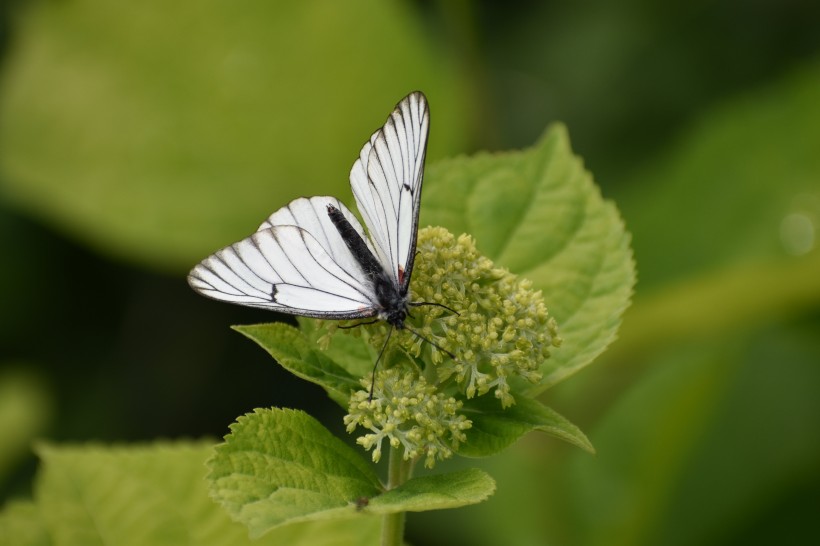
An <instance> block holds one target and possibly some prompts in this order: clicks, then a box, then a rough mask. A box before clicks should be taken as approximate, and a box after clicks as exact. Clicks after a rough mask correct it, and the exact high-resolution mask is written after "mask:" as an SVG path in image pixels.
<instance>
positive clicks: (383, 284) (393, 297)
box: [373, 274, 410, 330]
mask: <svg viewBox="0 0 820 546" xmlns="http://www.w3.org/2000/svg"><path fill="white" fill-rule="evenodd" d="M373 288H375V292H376V298H377V299H378V304H379V307H380V311H379V318H380V319H382V320H384V321H385V322H387V323H388V324H389V325H391V326H394V327H395V328H396V329H398V330H401V329H402V328H404V319H406V318H407V307H408V306H407V303H408V301H409V300H410V298H409V297H408V295H407V294H401V293H400V292H399V290H397V289H396V285H395V284H394V283H393V282H392V281H391V280H390V279H389V278H388V277H387V275H384V274H382V275H380V276H378V277H376V278H375V279H374V282H373Z"/></svg>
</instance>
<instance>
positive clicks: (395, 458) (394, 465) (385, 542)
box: [382, 447, 413, 546]
mask: <svg viewBox="0 0 820 546" xmlns="http://www.w3.org/2000/svg"><path fill="white" fill-rule="evenodd" d="M412 470H413V462H412V461H405V460H404V448H403V447H398V448H393V447H391V448H390V459H389V460H388V467H387V490H388V491H389V490H391V489H394V488H396V487H398V486H399V485H401V484H403V483H404V482H406V481H407V480H408V479H409V478H410V473H411V471H412ZM406 516H407V513H406V512H396V513H395V514H387V515H385V516H384V518H383V520H382V546H402V544H404V521H405V519H406Z"/></svg>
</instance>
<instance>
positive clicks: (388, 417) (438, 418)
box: [344, 367, 472, 468]
mask: <svg viewBox="0 0 820 546" xmlns="http://www.w3.org/2000/svg"><path fill="white" fill-rule="evenodd" d="M362 386H364V387H365V388H369V387H370V382H369V381H368V380H367V379H363V380H362ZM461 405H462V404H461V402H459V401H457V400H456V399H455V398H452V397H448V396H445V395H443V394H441V393H439V392H437V389H436V387H435V386H434V385H430V384H428V383H427V381H425V379H424V378H423V377H419V376H417V375H416V374H415V373H414V372H413V371H412V370H404V369H400V367H394V368H389V369H386V370H383V371H382V372H381V373H379V374H378V375H377V376H376V384H375V385H374V386H373V398H372V399H371V398H370V394H369V392H368V391H367V390H362V391H358V392H356V393H354V394H353V396H352V397H351V398H350V405H349V408H348V414H347V415H345V418H344V423H345V425H347V431H348V432H353V431H354V430H355V429H356V427H357V426H361V427H364V428H366V429H368V430H370V431H372V433H371V434H365V435H363V436H359V438H357V439H356V442H357V443H358V444H360V445H361V446H362V447H364V448H365V449H366V450H370V449H373V461H374V462H378V461H379V459H380V458H381V455H382V443H383V440H384V439H385V438H386V439H387V440H388V442H389V443H390V446H391V447H393V448H399V447H402V448H403V451H404V455H403V456H404V459H405V460H409V459H416V458H419V457H421V456H424V457H425V461H424V465H425V466H427V467H428V468H432V467H433V465H434V464H435V462H436V459H439V460H443V459H447V458H449V457H451V456H452V455H453V452H454V451H456V449H457V448H458V445H459V444H460V443H461V442H463V441H464V440H465V439H466V436H465V435H464V431H465V430H466V429H468V428H470V427H471V426H472V423H471V422H470V421H469V420H468V419H467V418H466V417H464V416H463V415H460V414H458V410H459V409H461Z"/></svg>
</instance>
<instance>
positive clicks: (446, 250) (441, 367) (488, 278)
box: [403, 227, 561, 407]
mask: <svg viewBox="0 0 820 546" xmlns="http://www.w3.org/2000/svg"><path fill="white" fill-rule="evenodd" d="M418 249H419V256H418V260H417V262H416V268H415V270H414V272H413V281H414V284H413V290H414V292H413V293H414V299H415V300H417V301H427V302H435V303H441V304H442V305H446V306H447V307H449V308H451V309H452V310H453V311H455V312H457V313H458V314H457V315H456V314H454V313H452V312H450V311H447V310H446V309H442V308H440V307H431V306H424V307H422V308H420V310H422V311H423V316H420V322H421V325H422V326H421V328H420V329H419V333H421V334H422V335H423V336H424V337H426V338H428V339H429V340H431V341H433V342H434V343H436V344H437V345H439V346H440V347H443V348H445V349H447V350H448V351H450V352H452V353H453V354H455V355H456V358H454V359H453V358H449V357H447V356H446V355H443V354H442V353H441V352H440V351H438V350H437V349H436V348H435V347H433V346H431V345H430V344H426V343H424V342H422V341H421V340H420V339H419V338H416V337H409V336H404V337H403V341H404V343H403V345H404V347H405V349H406V350H408V352H410V353H411V354H413V355H414V356H419V355H421V354H422V353H423V351H425V350H429V351H431V359H432V361H433V362H434V363H435V364H436V368H437V375H438V379H439V381H441V382H444V381H446V380H447V379H449V378H453V379H454V380H455V382H456V383H457V384H458V385H460V387H461V388H462V390H463V392H464V394H465V395H466V396H467V398H472V397H473V396H481V395H483V394H486V393H487V392H489V391H490V390H492V389H494V394H495V396H496V398H498V399H499V400H501V404H502V406H503V407H508V406H510V405H512V404H514V403H515V400H514V398H513V396H512V394H511V393H510V382H509V381H510V379H511V378H512V377H514V376H520V377H522V378H524V379H525V380H527V381H529V382H530V383H537V382H538V381H540V380H541V372H540V371H539V368H540V365H541V364H542V363H543V362H544V360H546V359H547V358H549V356H550V349H551V348H552V347H558V346H559V345H560V343H561V338H560V337H558V326H557V324H556V322H555V319H553V318H552V317H550V316H549V313H548V312H547V307H546V305H545V304H544V299H543V297H542V295H541V292H540V291H537V290H533V289H532V284H531V283H530V281H528V280H526V279H522V278H519V277H518V276H517V275H514V274H513V273H510V272H509V271H508V270H506V269H502V268H498V267H495V266H494V265H493V263H492V261H491V260H490V259H489V258H487V257H485V256H482V255H481V254H480V253H479V252H478V250H476V248H475V243H474V241H473V239H472V238H471V237H469V236H468V235H461V236H460V237H458V238H456V237H455V236H453V234H451V233H450V232H448V231H447V230H445V229H444V228H440V227H431V228H426V229H424V230H421V231H419V238H418ZM419 315H422V313H419Z"/></svg>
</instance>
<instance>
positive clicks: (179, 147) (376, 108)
mask: <svg viewBox="0 0 820 546" xmlns="http://www.w3.org/2000/svg"><path fill="white" fill-rule="evenodd" d="M25 7H26V9H25V10H20V12H21V13H20V14H19V15H20V17H19V19H16V21H15V22H16V23H17V25H16V27H15V30H16V31H17V32H15V36H16V37H17V39H16V40H15V44H14V46H15V47H13V48H11V49H9V50H8V53H9V55H8V59H6V60H7V61H8V62H6V63H4V66H3V68H4V76H5V78H4V79H3V94H2V100H0V143H2V147H1V148H0V169H1V170H2V171H3V174H4V176H3V187H2V189H3V190H4V193H5V195H6V197H8V198H9V199H11V200H12V201H13V202H14V203H16V204H17V205H18V206H20V207H24V208H25V209H27V210H29V211H31V212H32V213H34V214H36V215H37V216H40V217H42V218H44V219H46V220H48V221H49V222H51V223H53V224H55V225H58V226H60V227H61V228H62V229H63V230H65V231H67V232H69V233H72V234H73V235H74V236H76V237H78V238H80V239H81V240H84V241H86V242H88V243H90V244H92V245H93V246H95V247H97V248H99V249H102V250H105V251H107V252H110V253H112V254H115V255H117V256H121V257H125V258H127V259H130V260H137V261H140V262H143V263H146V264H149V265H152V266H154V267H159V268H164V269H173V270H175V271H178V270H180V269H183V268H185V269H187V268H188V267H190V265H191V264H193V263H196V261H197V260H199V259H201V258H202V257H203V256H205V255H207V254H208V253H210V252H212V251H213V250H214V249H216V248H218V247H219V246H221V245H222V244H227V243H229V242H231V241H232V240H237V239H239V238H240V237H243V236H246V235H248V234H249V233H251V232H252V231H253V230H254V229H255V228H256V226H258V224H259V223H260V222H261V221H262V220H263V219H264V218H266V217H267V216H268V215H269V214H270V213H271V212H273V211H274V210H276V209H277V208H278V207H279V206H282V205H284V204H285V203H287V202H288V201H289V200H290V199H292V198H294V197H298V196H300V195H302V194H308V195H310V194H320V195H321V194H328V193H330V194H339V195H341V196H342V198H343V199H345V197H344V196H345V195H347V196H348V197H350V193H349V189H348V188H347V185H346V183H345V181H346V179H347V175H348V173H349V171H350V166H351V165H352V163H353V161H354V160H355V159H356V157H357V154H358V153H359V149H360V146H361V144H362V142H364V141H365V140H366V139H367V137H368V136H369V135H370V134H371V133H372V132H373V130H375V129H376V128H377V127H379V126H380V125H381V124H382V123H383V122H384V119H385V118H386V117H387V115H388V113H389V112H390V109H391V108H392V107H393V105H394V104H396V103H397V102H398V101H399V100H400V99H401V98H402V97H403V96H404V95H405V94H407V93H408V92H410V91H412V90H413V89H416V88H421V89H423V90H424V91H425V92H426V93H427V95H428V97H429V98H430V101H431V103H432V104H433V105H434V106H433V108H434V110H435V114H434V116H435V118H434V122H433V123H434V126H435V138H433V139H431V142H430V146H431V149H430V156H431V157H435V156H441V155H442V154H443V153H444V152H445V151H446V152H452V151H453V150H457V149H460V148H461V147H462V143H463V141H464V137H465V136H466V134H467V130H466V124H465V123H464V121H463V119H464V112H465V110H466V103H467V102H468V101H464V89H462V88H457V80H458V78H459V75H458V71H456V70H453V67H452V66H451V64H450V61H449V60H448V59H449V57H448V56H447V55H442V54H441V52H440V51H437V50H436V48H435V44H433V43H432V42H431V40H430V37H429V34H428V33H427V32H425V30H424V28H423V24H422V20H421V17H420V16H419V14H418V13H416V12H415V11H414V10H413V9H412V7H411V6H410V5H408V4H407V3H404V2H398V1H395V0H394V1H382V2H372V1H367V0H349V1H347V2H343V3H342V2H336V1H334V0H306V1H302V2H288V3H282V2H276V3H271V2H265V1H262V0H251V1H247V2H243V3H242V9H236V7H235V6H234V5H233V4H231V3H225V2H201V3H198V4H197V5H196V8H195V9H193V8H192V7H191V6H190V5H187V4H185V3H170V4H169V3H168V2H163V1H161V0H145V1H142V2H126V3H117V4H111V3H110V2H107V1H105V0H78V1H74V2H36V3H29V5H26V6H25ZM365 82H366V83H365Z"/></svg>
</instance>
